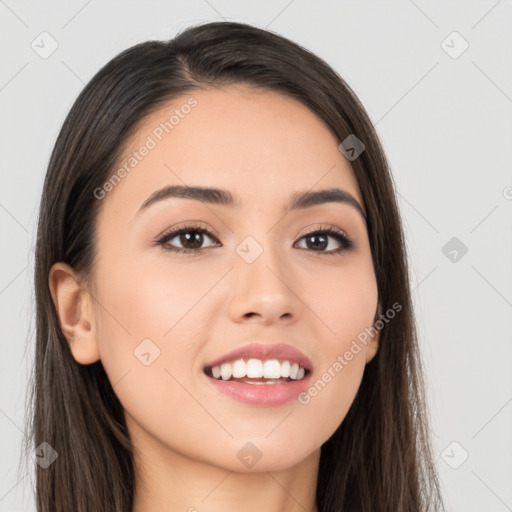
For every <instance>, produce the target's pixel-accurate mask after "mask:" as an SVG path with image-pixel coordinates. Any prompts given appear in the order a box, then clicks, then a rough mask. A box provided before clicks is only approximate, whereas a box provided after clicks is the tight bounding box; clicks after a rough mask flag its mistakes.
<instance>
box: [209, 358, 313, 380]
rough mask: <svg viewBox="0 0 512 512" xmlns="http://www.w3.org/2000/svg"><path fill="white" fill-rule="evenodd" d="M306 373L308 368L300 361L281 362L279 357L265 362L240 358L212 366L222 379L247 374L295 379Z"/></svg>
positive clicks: (250, 375) (213, 372) (248, 375)
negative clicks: (299, 362)
mask: <svg viewBox="0 0 512 512" xmlns="http://www.w3.org/2000/svg"><path fill="white" fill-rule="evenodd" d="M305 373H306V370H305V369H304V368H303V367H302V366H299V364H298V363H293V364H292V363H290V361H283V362H279V361H278V360H277V359H269V360H268V361H264V362H263V361H262V360H261V359H249V360H248V361H247V362H245V361H244V360H243V359H238V360H237V361H233V362H232V363H223V364H221V365H220V366H213V367H212V374H213V376H214V378H216V379H218V378H219V377H222V380H229V379H230V378H231V377H233V378H235V379H240V378H242V377H245V376H247V377H249V378H253V379H259V378H265V379H279V378H281V377H290V378H291V379H293V380H299V379H302V378H303V377H304V374H305Z"/></svg>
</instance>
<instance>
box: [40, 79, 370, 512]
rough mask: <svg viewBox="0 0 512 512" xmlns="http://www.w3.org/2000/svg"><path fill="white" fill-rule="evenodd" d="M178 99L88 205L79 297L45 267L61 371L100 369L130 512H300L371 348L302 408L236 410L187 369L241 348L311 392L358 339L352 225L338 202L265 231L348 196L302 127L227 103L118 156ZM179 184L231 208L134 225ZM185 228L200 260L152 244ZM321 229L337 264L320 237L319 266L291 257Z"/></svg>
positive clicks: (366, 266)
mask: <svg viewBox="0 0 512 512" xmlns="http://www.w3.org/2000/svg"><path fill="white" fill-rule="evenodd" d="M190 96H193V97H194V98H195V99H196V100H197V106H196V107H195V108H193V109H192V110H191V111H190V113H189V114H188V115H186V116H184V117H183V118H180V121H179V124H177V125H176V126H174V128H173V130H172V131H171V132H170V133H168V134H164V136H163V138H162V140H161V141H159V142H158V144H157V145H156V147H155V148H153V149H151V150H150V151H149V153H148V154H147V155H146V156H145V157H144V158H143V159H142V160H141V161H140V162H139V163H138V164H137V166H136V167H135V168H134V169H133V170H132V171H131V172H130V173H129V174H128V175H127V176H126V177H125V178H124V179H123V180H122V181H121V182H120V183H118V184H117V185H116V186H115V187H114V188H113V190H110V191H108V193H107V194H106V195H105V197H104V198H103V199H101V201H102V205H101V211H100V213H99V216H98V219H97V225H96V230H97V254H98V257H97V259H96V261H95V264H94V269H93V270H94V274H93V286H92V288H91V289H88V288H87V287H86V286H84V285H83V283H82V285H81V284H80V276H78V275H77V274H76V273H75V272H74V271H73V270H72V269H70V268H69V267H68V266H67V265H64V264H63V263H57V264H55V265H54V266H53V267H52V270H51V272H50V276H49V284H50V288H51V291H52V296H53V299H54V302H55V305H56V309H57V312H58V315H59V319H60V324H61V328H62V330H63V333H64V335H65V336H66V338H67V340H68V341H69V344H70V347H71V350H72V353H73V357H74V358H75V360H76V361H77V362H78V363H80V364H91V363H94V362H96V361H98V360H100V359H101V361H102V364H103V366H104V367H105V371H106V372H107V375H108V377H109V380H110V382H111V383H112V385H113V386H114V391H115V393H116V394H117V396H118V397H119V400H120V401H121V403H122V405H123V407H124V410H125V416H126V422H127V425H128V428H129V431H130V435H131V438H132V441H133V444H134V447H135V450H136V454H137V456H136V470H137V471H136V473H137V482H136V489H135V503H134V507H133V512H142V511H144V512H162V511H169V512H175V511H189V512H193V511H194V510H197V511H199V512H208V511H218V510H223V511H224V512H231V511H235V510H236V511H239V510H240V509H241V508H242V509H243V510H244V511H246V512H253V511H254V512H256V511H258V512H260V511H261V510H265V511H267V512H278V511H287V512H296V511H297V512H298V511H300V512H303V511H305V510H306V511H311V512H313V511H316V510H317V509H316V505H315V492H316V486H317V474H318V467H319V459H320V448H321V445H322V444H323V443H324V442H325V441H327V440H328V439H329V438H330V436H331V435H332V434H333V433H334V431H335V430H336V429H337V427H338V426H339V425H340V423H341V422H342V421H343V419H344V417H345V415H346V413H347V411H348V409H349V407H350V405H351V404H352V402H353V400H354V397H355V395H356V392H357V390H358V388H359V385H360V383H361V379H362V375H363V371H364V368H365V365H366V363H368V362H369V361H370V360H371V359H372V358H373V357H374V355H375V353H376V351H377V347H378V334H377V335H375V336H374V337H373V338H370V339H369V341H368V343H367V344H361V350H360V351H359V352H358V353H357V354H355V355H354V356H353V358H352V359H351V361H350V362H349V363H348V364H347V365H346V366H344V368H343V370H342V371H340V372H338V373H337V374H336V375H335V376H334V377H333V378H332V379H331V380H330V382H328V383H327V385H325V387H323V388H322V389H321V391H320V392H318V394H316V396H314V397H312V398H311V400H310V401H309V403H307V404H301V403H299V402H298V401H297V400H296V399H293V400H291V401H290V402H288V403H286V404H284V405H279V406H269V407H262V406H256V405H249V404H244V403H241V402H239V401H236V400H234V399H232V398H230V397H228V396H226V395H224V394H222V393H220V392H219V391H218V390H217V389H216V388H214V387H213V386H212V385H211V383H210V382H209V380H208V377H206V376H205V375H204V373H203V368H204V366H205V365H206V364H207V363H208V362H211V361H212V360H213V359H216V358H217V357H219V356H221V355H223V354H224V353H226V352H228V351H231V350H232V349H234V348H236V347H238V346H241V345H244V344H246V343H247V342H252V341H255V340H258V341H259V340H261V341H264V342H268V343H275V342H284V343H288V344H290V345H292V346H294V347H295V348H297V349H299V350H300V351H302V352H303V353H304V354H305V355H306V356H308V357H309V359H310V360H311V361H312V363H313V375H312V380H311V382H312V383H314V382H315V381H317V380H318V379H321V378H322V374H323V373H324V372H326V371H327V369H328V368H329V367H332V366H333V364H334V362H335V361H336V360H337V357H338V356H339V355H343V354H344V353H345V352H346V351H347V350H349V348H350V345H351V343H352V342H353V340H354V339H355V338H356V337H357V335H358V334H359V333H361V332H362V331H363V330H364V329H365V328H367V327H369V326H371V325H372V323H373V320H374V317H375V314H376V310H377V299H378V296H377V284H376V279H375V274H374V269H373V263H372V257H371V252H370V246H369V240H368V234H367V230H366V225H365V222H364V219H363V217H362V216H361V214H360V213H359V212H358V211H357V210H356V209H355V208H354V207H352V206H351V205H349V204H346V203H339V202H328V203H324V204H319V205H316V206H312V207H309V208H306V209H303V210H295V211H290V212H289V213H287V214H284V213H283V209H284V208H285V206H286V205H287V204H288V202H289V200H290V196H291V195H292V194H294V193H297V192H303V191H311V190H314V191H317V190H323V189H328V188H340V189H342V190H344V191H346V192H348V193H349V194H351V195H352V196H353V197H354V198H355V199H356V200H357V202H358V203H359V204H360V205H361V206H363V202H362V198H361V195H360V191H359V189H358V186H357V181H356V179H355V176H354V175H353V171H352V169H351V167H350V162H349V161H348V160H347V159H346V158H345V157H344V156H343V154H342V153H341V152H340V151H339V149H338V144H339V142H340V141H338V140H336V138H335V137H334V136H333V135H332V133H331V132H330V130H329V129H328V128H327V127H326V126H325V125H324V124H323V122H322V121H321V120H320V119H319V118H318V117H317V116H316V115H315V114H313V113H312V112H311V111H310V110H308V109H307V108H306V107H305V106H303V105H302V104H301V103H299V102H297V101H295V100H293V99H290V98H287V97H285V96H282V95H280V94H278V93H276V92H270V91H258V92H255V91H253V90H250V89H247V88H246V87H244V86H241V85H238V86H229V87H225V88H223V89H220V90H219V89H206V90H198V91H192V92H191V93H189V94H188V95H186V96H184V97H183V98H180V99H178V100H175V101H173V102H172V104H171V103H170V104H168V105H166V106H165V108H163V109H161V110H159V111H158V112H155V113H154V114H152V115H151V116H150V117H149V118H147V119H146V120H145V121H144V122H143V124H142V125H141V126H140V127H139V129H138V131H137V133H136V135H135V136H134V137H133V139H132V140H131V141H130V144H129V146H128V149H129V150H130V151H135V150H137V149H138V148H140V147H141V145H143V144H144V141H146V140H147V137H148V135H150V134H152V133H153V130H154V129H155V127H157V126H158V125H159V124H160V123H161V122H162V121H164V120H168V119H169V117H170V115H171V114H172V112H173V111H174V110H175V109H176V108H177V107H179V106H180V105H182V104H184V103H185V102H186V101H187V99H188V98H189V97H190ZM153 138H155V137H153ZM184 184H186V185H198V186H203V187H215V188H220V189H226V190H228V191H230V192H231V194H233V196H235V197H236V198H239V200H240V206H238V207H233V206H228V205H213V204H207V203H204V202H201V201H197V200H193V199H183V198H168V199H164V200H161V201H158V202H155V203H154V204H152V205H151V206H149V207H147V208H145V209H143V210H142V211H141V212H139V213H138V210H139V208H140V207H141V205H142V204H143V203H144V202H145V201H146V199H147V198H148V197H149V196H150V195H151V194H152V193H153V192H154V191H156V190H158V189H160V188H163V187H165V186H167V185H184ZM363 209H364V208H363ZM185 224H193V225H197V224H199V225H200V227H204V228H206V229H208V231H210V232H211V233H212V234H213V236H214V238H212V237H210V235H208V234H205V235H204V236H203V239H202V245H201V247H202V252H198V251H196V253H195V254H183V253H176V252H170V251H166V250H165V249H164V248H163V247H162V245H159V244H157V243H156V240H158V239H160V238H161V235H163V234H165V232H169V228H171V227H176V228H180V227H182V226H183V225H185ZM326 226H332V227H334V228H336V229H338V230H341V231H342V232H343V233H345V234H346V236H348V238H349V239H350V240H351V241H353V243H354V247H353V248H352V249H351V250H348V251H345V252H342V253H339V254H328V253H329V252H332V251H334V250H335V249H337V248H339V247H340V246H341V245H342V243H341V242H339V241H338V240H337V239H336V238H333V237H332V235H326V236H327V238H326V245H325V246H324V247H325V248H315V246H313V245H308V244H307V238H309V237H305V235H306V234H308V233H311V232H315V231H319V230H321V229H322V228H325V227H326ZM189 232H190V230H189ZM248 236H251V237H252V238H253V239H254V240H255V241H257V243H258V244H259V246H260V247H261V248H262V249H263V252H262V253H261V254H260V255H259V256H258V257H257V258H256V260H255V261H253V262H252V263H250V264H249V263H247V261H245V260H244V259H243V258H242V257H241V256H240V255H239V254H238V253H237V252H236V249H237V247H238V246H239V245H240V244H241V242H242V241H244V239H245V238H246V237H248ZM327 242H328V245H327ZM183 243H184V237H183V236H181V237H180V236H179V235H177V236H175V237H174V238H172V240H168V241H167V242H166V246H167V247H177V248H184V247H185V248H187V247H191V245H188V246H184V245H183ZM185 243H186V242H185ZM249 313H252V314H249ZM145 339H149V340H151V342H150V343H152V344H154V346H156V347H158V349H159V350H160V353H159V356H158V357H157V358H156V359H154V361H153V362H152V363H151V364H149V365H145V364H143V363H142V362H141V360H140V359H139V358H137V357H136V356H135V355H134V350H135V351H136V352H137V347H138V346H139V345H140V343H141V342H142V340H145ZM147 347H150V348H148V349H147V350H146V352H147V351H148V350H149V352H150V353H151V357H153V356H154V354H155V353H156V352H155V351H156V349H155V348H152V347H153V345H147ZM248 442H250V443H252V444H253V445H255V446H256V447H257V448H258V450H259V451H260V452H261V459H259V460H258V462H257V463H256V464H254V465H253V466H252V467H247V466H246V465H244V464H243V463H242V462H241V460H240V458H239V457H238V456H237V454H238V453H239V451H240V450H241V449H242V448H243V447H244V446H245V445H246V443H248Z"/></svg>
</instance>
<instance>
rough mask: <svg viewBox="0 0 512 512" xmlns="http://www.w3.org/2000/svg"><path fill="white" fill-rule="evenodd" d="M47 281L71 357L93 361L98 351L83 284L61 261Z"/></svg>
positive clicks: (92, 317) (91, 314)
mask: <svg viewBox="0 0 512 512" xmlns="http://www.w3.org/2000/svg"><path fill="white" fill-rule="evenodd" d="M48 284H49V287H50V292H51V295H52V299H53V303H54V305H55V311H56V313H57V317H58V319H59V326H60V328H61V331H62V334H63V335H64V337H65V338H66V340H67V341H68V344H69V347H70V349H71V352H72V353H73V357H74V358H75V360H76V361H77V362H78V363H80V364H85V365H87V364H92V363H95V362H96V361H98V360H99V359H100V353H99V346H98V342H97V336H96V330H95V322H94V311H93V309H92V301H91V297H90V294H88V293H87V291H86V290H85V289H84V288H83V287H82V284H81V282H80V278H79V277H78V276H77V274H76V273H75V271H74V270H73V269H72V268H71V267H70V266H69V265H67V264H65V263H62V262H59V263H55V264H54V265H53V266H52V268H51V269H50V272H49V276H48Z"/></svg>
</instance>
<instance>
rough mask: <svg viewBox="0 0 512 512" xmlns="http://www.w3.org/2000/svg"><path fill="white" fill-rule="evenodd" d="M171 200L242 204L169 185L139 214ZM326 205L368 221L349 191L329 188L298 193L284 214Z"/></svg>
mask: <svg viewBox="0 0 512 512" xmlns="http://www.w3.org/2000/svg"><path fill="white" fill-rule="evenodd" d="M169 198H180V199H193V200H196V201H203V202H205V203H208V204H213V205H221V206H231V207H237V208H240V206H241V205H242V202H241V200H240V198H235V197H234V196H233V194H231V192H229V191H228V190H222V189H218V188H209V187H199V186H188V185H169V186H167V187H164V188H162V189H160V190H156V191H155V192H153V193H152V194H151V195H150V196H149V197H148V199H146V201H144V203H143V204H142V205H141V207H140V208H139V211H138V212H137V214H139V213H140V212H141V211H143V210H145V209H147V208H148V207H149V206H151V205H152V204H154V203H156V202H158V201H162V200H164V199H169ZM324 203H344V204H347V205H349V206H351V207H352V208H354V209H355V210H357V211H358V212H359V213H360V215H362V217H363V219H364V220H365V221H366V213H365V212H364V210H363V208H362V207H361V205H360V204H359V202H358V201H357V200H356V199H355V198H354V197H353V196H352V195H351V194H349V193H348V192H347V191H345V190H342V189H340V188H329V189H325V190H318V191H305V192H296V193H295V194H293V195H292V196H291V198H290V201H289V203H288V205H287V206H285V208H284V213H288V212H290V211H292V210H302V209H305V208H311V207H312V206H317V205H320V204H324Z"/></svg>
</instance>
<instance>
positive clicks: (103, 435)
mask: <svg viewBox="0 0 512 512" xmlns="http://www.w3.org/2000/svg"><path fill="white" fill-rule="evenodd" d="M234 83H243V84H247V85H250V86H251V87H256V88H261V89H267V90H274V91H278V92H280V93H282V94H285V95H287V96H289V97H292V98H294V99H296V100H297V101H299V102H301V103H302V104H304V105H306V106H307V107H308V108H310V109H311V110H312V111H313V112H314V113H315V114H316V115H317V116H318V117H319V118H321V119H322V120H323V121H324V122H325V123H326V124H327V125H328V126H329V128H330V129H331V130H332V132H333V134H334V135H335V136H336V137H337V138H338V139H339V141H343V140H344V139H345V138H346V137H347V136H349V135H351V134H353V135H355V136H356V137H357V138H358V139H360V140H361V141H363V143H364V145H365V150H364V151H363V153H362V154H361V155H360V156H359V157H358V158H356V159H355V160H352V161H351V165H352V169H353V172H354V174H355V176H356V179H357V182H358V185H359V188H360V191H361V194H362V198H363V201H364V206H365V209H366V212H367V231H368V236H369V242H370V247H371V252H372V257H373V263H374V269H375V274H376V278H377V284H378V294H379V301H380V305H381V308H382V311H386V310H387V309H389V308H390V307H391V305H392V304H394V303H398V304H400V305H401V310H400V313H398V314H397V315H396V317H395V318H394V319H393V321H391V322H388V323H387V324H386V325H385V326H384V328H383V329H382V330H381V332H380V342H379V349H378V352H377V354H376V356H375V357H374V358H373V360H372V361H371V362H370V363H368V364H367V366H366V367H365V371H364V375H363V379H362V382H361V385H360V388H359V390H358V393H357V395H356V397H355V400H354V402H353V404H352V406H351V408H350V410H349V411H348V414H347V416H346V417H345V419H344V420H343V422H342V423H341V425H340V426H339V427H338V429H337V430H336V432H334V434H333V435H332V436H331V438H330V439H329V440H328V441H326V442H325V443H324V444H323V445H322V448H321V457H320V467H319V475H318V485H317V491H316V500H317V505H318V508H319V510H320V511H322V512H335V511H336V512H338V511H340V510H343V511H344V512H345V511H346V512H353V511H358V512H379V511H382V512H384V511H385V512H389V511H393V512H412V511H422V512H423V511H436V510H441V507H443V505H442V499H441V493H440V489H439V483H438V480H437V476H436V472H435V466H434V462H433V457H432V453H431V447H430V439H429V430H428V417H427V409H426V406H425V396H424V393H425V392H424V383H423V376H422V375H423V370H422V364H421V359H420V356H419V350H418V343H417V334H416V327H415V322H414V315H413V309H412V303H411V290H410V287H409V281H408V270H407V256H406V248H405V243H404V237H403V230H402V224H401V220H400V216H399V211H398V208H397V203H396V198H395V192H394V185H393V181H392V178H391V175H390V172H389V168H388V164H387V161H386V157H385V155H384V152H383V150H382V147H381V144H380V142H379V140H378V137H377V135H376V132H375V130H374V128H373V126H372V123H371V121H370V119H369V118H368V115H367V114H366V112H365V110H364V108H363V106H362V105H361V103H360V102H359V100H358V98H357V97H356V95H355V94H354V92H353V91H352V90H351V89H350V88H349V86H348V85H347V84H346V83H345V82H344V81H343V79H342V78H341V77H340V76H339V75H338V74H337V73H336V72H335V71H334V70H333V69H332V68H331V67H329V65H327V64H326V63H325V62H324V61H323V60H322V59H320V58H319V57H317V56H315V55H314V54H312V53H310V52H309V51H307V50H306V49H304V48H302V47H301V46H299V45H297V44H295V43H293V42H291V41H289V40H287V39H285V38H283V37H281V36H279V35H277V34H274V33H272V32H269V31H266V30H263V29H259V28H256V27H253V26H250V25H247V24H242V23H234V22H215V23H206V24H201V25H198V26H194V27H191V28H188V29H187V30H185V31H183V32H182V33H180V34H178V35H177V36H176V37H175V38H174V39H171V40H169V41H149V42H144V43H141V44H137V45H135V46H133V47H131V48H129V49H127V50H125V51H123V52H122V53H120V54H119V55H117V56H116V57H115V58H113V59H112V60H111V61H110V62H108V63H107V64H106V65H105V66H104V67H103V68H101V69H100V70H99V71H98V73H97V74H96V75H95V76H94V77H93V78H92V79H91V80H90V82H89V83H88V84H87V85H86V86H85V88H84V89H83V90H82V92H81V93H80V95H79V96H78V98H77V99H76V101H75V103H74V104H73V106H72V108H71V110H70V112H69V114H68V116H67V117H66V119H65V121H64V123H63V126H62V128H61V130H60V133H59V135H58V138H57V140H56V143H55V147H54V149H53V152H52V154H51V158H50V161H49V165H48V170H47V173H46V178H45V182H44V188H43V193H42V198H41V204H40V212H39V219H38V231H37V245H36V258H35V300H36V352H35V369H34V372H35V375H34V377H33V379H32V381H31V382H32V384H31V388H30V405H31V410H30V414H28V415H27V416H28V421H29V427H28V429H27V430H28V431H29V432H30V435H29V436H28V438H27V442H26V447H25V450H26V452H27V453H28V452H29V451H32V450H33V449H34V448H35V447H38V446H40V445H41V443H43V442H46V443H48V444H49V445H50V446H51V447H52V448H53V449H54V450H56V451H57V453H58V458H57V460H56V461H55V462H54V463H52V464H50V465H49V467H47V468H43V467H41V466H40V465H38V464H36V465H35V469H36V503H37V510H38V512H69V511H70V510H73V511H74V512H104V511H116V512H131V510H132V506H133V497H134V485H135V474H134V465H133V452H132V445H131V441H130V437H129V434H128V431H127V428H126V423H125V420H124V414H123V407H122V405H121V403H120V402H119V400H118V398H117V396H116V394H115V392H114V390H113V387H112V385H111V383H110V382H109V380H108V378H107V375H106V373H105V371H104V368H103V366H102V363H101V361H98V362H96V363H94V364H91V365H80V364H78V363H77V362H76V361H75V360H74V358H73V356H72V353H71V351H70V348H69V346H68V343H67V341H66V338H65V337H64V335H63V334H62V332H61V330H60V327H59V322H58V317H57V314H56V310H55V307H54V304H53V301H52V297H51V293H50V290H49V285H48V275H49V271H50V268H51V266H52V265H53V264H54V263H55V262H58V261H62V262H65V263H67V264H69V265H70V266H71V267H73V268H74V269H75V270H76V271H77V272H79V273H80V275H81V276H83V278H84V280H85V281H86V282H88V281H89V280H90V278H91V275H92V274H91V273H92V271H93V266H92V264H93V261H94V256H95V220H96V217H97V214H98V209H99V207H100V204H101V203H102V202H101V201H98V200H97V199H96V197H95V194H94V191H95V190H96V189H97V188H98V187H101V185H102V184H103V183H105V181H106V180H107V179H108V178H109V177H110V176H111V174H112V172H113V171H114V169H116V165H117V162H118V160H119V158H120V156H121V155H122V150H123V147H124V146H123V145H124V144H126V142H127V141H128V140H129V138H130V136H131V135H133V134H134V133H135V131H136V130H137V127H138V126H139V123H140V122H141V121H142V120H144V118H146V116H148V115H149V114H151V113H153V112H155V111H156V110H157V109H159V108H160V107H162V106H163V105H164V103H166V102H168V101H170V100H173V99H176V98H178V97H180V96H182V95H183V94H185V93H189V92H191V91H193V90H194V89H197V88H204V87H207V86H210V85H213V86H215V87H222V86H223V85H228V84H234Z"/></svg>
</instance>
